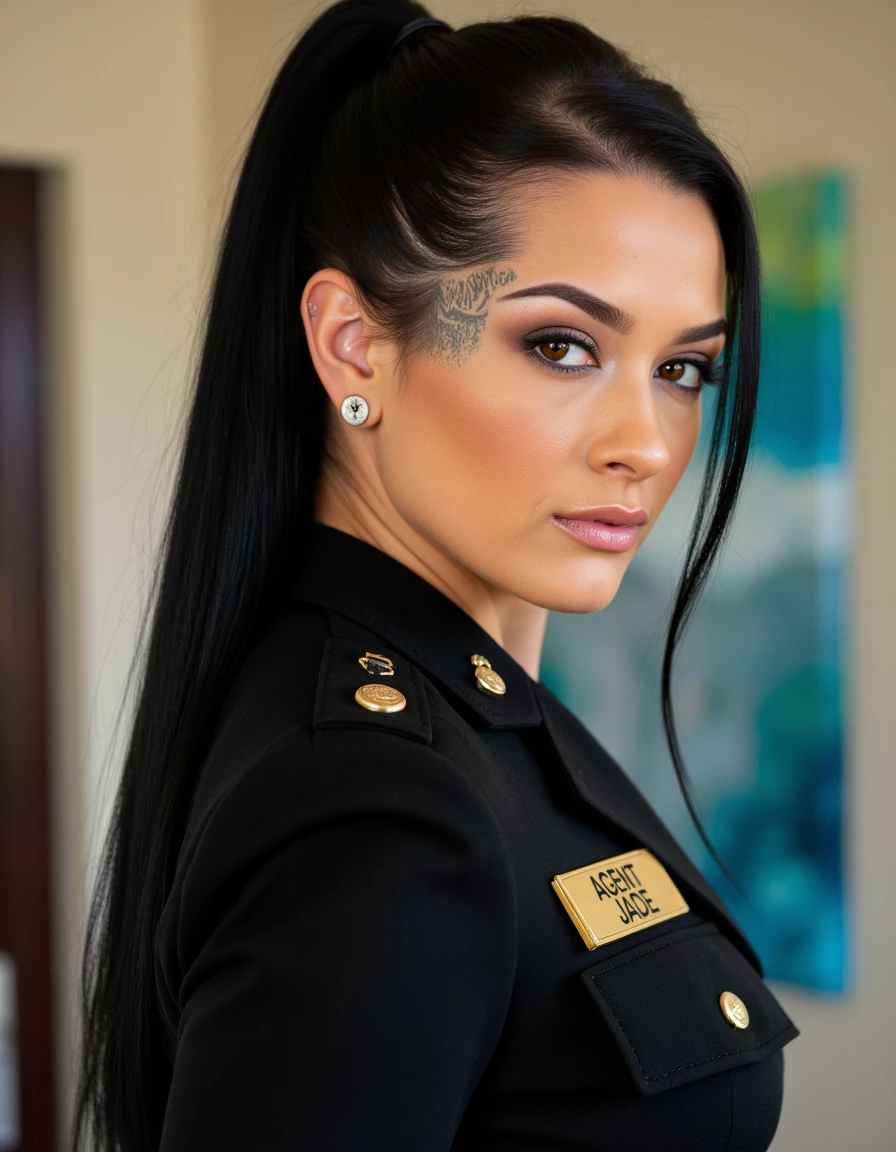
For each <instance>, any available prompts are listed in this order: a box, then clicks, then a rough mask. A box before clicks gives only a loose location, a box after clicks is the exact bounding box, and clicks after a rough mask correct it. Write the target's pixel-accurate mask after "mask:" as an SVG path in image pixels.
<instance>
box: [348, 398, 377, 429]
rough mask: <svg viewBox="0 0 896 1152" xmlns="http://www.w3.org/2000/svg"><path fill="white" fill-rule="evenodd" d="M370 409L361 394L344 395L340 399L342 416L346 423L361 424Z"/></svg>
mask: <svg viewBox="0 0 896 1152" xmlns="http://www.w3.org/2000/svg"><path fill="white" fill-rule="evenodd" d="M369 415H370V409H369V408H368V406H367V401H366V400H365V399H364V397H363V396H346V398H345V399H344V400H343V401H342V418H343V420H345V421H346V422H347V423H348V424H363V423H364V421H365V420H366V419H367V417H368V416H369Z"/></svg>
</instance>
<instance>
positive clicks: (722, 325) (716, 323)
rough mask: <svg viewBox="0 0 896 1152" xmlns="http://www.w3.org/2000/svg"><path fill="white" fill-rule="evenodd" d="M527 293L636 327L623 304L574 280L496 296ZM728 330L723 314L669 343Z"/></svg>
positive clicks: (625, 331)
mask: <svg viewBox="0 0 896 1152" xmlns="http://www.w3.org/2000/svg"><path fill="white" fill-rule="evenodd" d="M527 296H553V297H555V298H556V299H558V300H565V301H566V302H567V304H572V306H573V307H574V308H578V309H579V310H580V311H581V312H584V313H586V315H588V316H590V317H591V318H592V319H593V320H598V321H599V322H600V323H601V324H605V325H606V326H607V327H608V328H612V329H613V331H614V332H619V333H620V334H621V335H623V336H628V335H629V334H630V333H631V332H632V331H633V330H634V327H635V318H634V316H632V314H631V313H630V312H626V311H625V309H624V308H618V307H617V306H616V305H615V304H608V303H607V301H606V300H601V299H599V298H598V297H597V296H592V295H591V293H590V292H586V291H585V289H584V288H577V287H576V286H575V285H574V284H554V283H552V284H535V285H533V286H532V287H531V288H519V289H518V290H517V291H516V292H506V293H505V294H504V295H503V296H499V297H498V299H499V300H519V299H522V298H524V297H527ZM727 331H728V323H727V321H726V320H725V319H724V318H723V317H719V319H718V320H710V321H709V322H708V323H706V324H698V325H696V326H695V327H693V328H685V329H684V330H683V331H682V332H679V333H678V335H677V336H676V337H675V339H674V340H672V341H671V343H672V344H690V343H692V342H694V341H696V340H709V339H710V338H711V337H713V336H722V335H724V334H725V333H727Z"/></svg>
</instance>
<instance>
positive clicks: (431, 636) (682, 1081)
mask: <svg viewBox="0 0 896 1152" xmlns="http://www.w3.org/2000/svg"><path fill="white" fill-rule="evenodd" d="M758 329H759V275H758V257H757V247H756V238H755V233H754V227H753V223H752V221H751V217H750V211H749V207H748V201H747V198H746V195H745V193H744V190H743V188H742V185H741V184H740V182H739V180H738V178H737V176H736V174H735V173H734V171H733V170H732V168H731V166H730V165H729V163H728V161H727V160H726V159H725V158H724V156H723V155H722V154H721V153H720V151H719V150H718V148H717V147H716V146H715V144H714V143H713V142H712V141H711V140H709V139H708V138H707V136H706V135H705V134H704V133H703V132H702V130H701V129H700V127H699V125H698V124H697V122H696V119H695V117H694V114H693V113H692V112H691V111H689V110H688V108H687V107H686V105H685V103H684V102H683V99H682V97H681V96H680V95H679V94H678V93H677V92H676V91H675V90H674V89H673V88H671V87H670V86H668V85H666V84H663V83H660V82H658V81H656V80H653V79H651V78H650V77H649V76H648V75H647V74H646V73H645V72H644V71H643V70H642V69H641V68H640V67H639V66H637V65H636V64H635V63H633V62H632V61H631V60H630V59H629V58H628V57H626V56H625V55H623V54H621V53H620V52H619V51H618V50H617V49H615V48H614V47H612V46H611V45H609V44H608V43H606V42H605V41H603V40H601V39H599V38H598V37H596V36H594V35H593V34H592V33H590V32H589V31H587V30H586V29H585V28H584V27H582V26H580V25H578V24H575V23H571V22H568V21H565V20H561V19H549V18H540V17H539V18H536V17H524V18H519V19H515V20H511V21H507V22H496V23H483V24H476V25H472V26H470V27H467V28H463V29H460V30H451V29H450V28H448V26H447V25H445V24H443V23H442V22H440V21H435V20H432V19H431V18H428V16H427V13H426V12H425V10H424V9H423V8H421V7H420V6H419V5H417V4H413V3H407V2H398V0H396V2H394V3H388V4H385V3H383V4H380V3H365V2H362V0H346V2H344V3H340V4H336V5H335V6H333V7H331V8H329V9H328V10H327V11H325V12H324V13H323V14H322V15H321V16H320V17H319V18H318V19H317V20H316V21H315V22H314V23H313V24H312V25H311V27H310V28H309V29H308V30H307V31H306V32H305V34H304V35H303V36H302V37H301V38H300V39H299V41H298V42H297V44H296V45H295V47H294V48H293V50H292V52H291V53H290V55H289V57H288V58H287V60H286V62H285V64H284V65H283V68H282V70H281V72H280V74H279V75H278V77H277V79H276V81H275V82H274V85H273V88H272V90H271V93H270V95H269V97H268V99H267V102H266V104H265V106H264V108H263V110H262V113H261V117H260V120H259V123H258V126H257V129H256V132H255V135H254V137H253V140H252V143H251V145H250V148H249V151H248V155H247V157H246V161H245V165H244V168H243V170H242V174H241V178H240V181H239V185H238V188H237V191H236V195H235V199H234V203H233V207H232V210H231V213H230V217H229V221H228V224H227V228H226V233H225V236H224V240H223V244H222V247H221V252H220V259H219V264H218V268H217V274H216V279H215V284H214V289H213V293H212V297H211V302H210V307H209V312H208V319H207V325H206V331H205V342H204V347H203V354H202V359H201V363H200V366H199V371H198V379H197V386H196V393H195V399H194V402H193V408H192V415H191V419H190V424H189V429H188V433H187V438H186V444H185V448H184V454H183V458H182V464H181V469H180V475H179V480H178V485H177V489H176V493H175V498H174V503H173V509H172V513H171V518H170V522H169V528H168V534H167V538H166V548H165V555H164V561H163V564H162V567H161V569H160V579H159V583H158V588H157V596H156V601H155V609H154V619H153V623H152V628H151V632H150V633H149V641H148V645H147V649H146V660H145V668H144V674H143V680H142V689H141V695H140V698H139V702H138V708H137V711H136V716H135V720H134V727H133V732H132V737H131V742H130V746H129V751H128V755H127V760H126V764H125V769H124V776H123V780H122V783H121V788H120V792H119V795H118V800H117V806H116V810H115V818H114V822H113V826H112V831H111V833H110V838H109V841H108V844H107V847H106V854H105V858H104V865H103V871H102V881H101V883H100V885H99V887H98V889H97V893H96V897H95V905H94V914H93V917H92V922H91V936H90V940H89V943H88V951H87V961H86V965H85V996H86V1024H85V1043H84V1059H83V1071H82V1083H81V1094H80V1102H79V1113H78V1123H77V1124H76V1129H75V1144H76V1145H77V1144H78V1141H79V1138H80V1135H81V1133H82V1132H83V1131H84V1130H85V1129H86V1126H87V1124H88V1121H90V1122H91V1123H92V1125H93V1128H94V1130H95V1132H96V1134H97V1137H98V1145H99V1146H100V1147H102V1148H109V1149H111V1148H120V1149H122V1150H124V1152H131V1150H132V1149H157V1148H161V1149H163V1150H164V1152H180V1150H182V1149H183V1150H187V1149H189V1150H191V1152H195V1150H196V1149H205V1148H209V1149H216V1150H219V1152H220V1150H224V1149H244V1148H261V1149H266V1150H277V1149H284V1150H285V1149H294V1148H308V1149H315V1150H316V1152H320V1150H337V1149H338V1150H342V1149H384V1150H385V1149H388V1150H390V1152H397V1150H407V1152H424V1150H425V1152H436V1150H442V1149H449V1148H451V1149H468V1148H477V1149H489V1150H499V1149H500V1150H517V1149H523V1148H537V1149H543V1150H548V1149H559V1148H571V1149H581V1150H585V1149H602V1150H618V1149H637V1150H639V1152H644V1150H647V1149H653V1148H657V1149H659V1148H662V1149H664V1150H665V1152H670V1150H673V1149H688V1150H693V1149H700V1150H714V1149H719V1150H720V1152H721V1150H722V1149H728V1150H729V1152H733V1150H735V1149H737V1150H749V1152H753V1150H758V1149H764V1148H766V1147H767V1146H768V1144H769V1143H770V1141H771V1139H772V1136H773V1133H774V1131H775V1127H776V1124H777V1120H778V1114H779V1110H780V1099H781V1078H782V1053H781V1048H782V1046H783V1045H784V1044H786V1043H787V1042H788V1041H789V1040H790V1039H791V1038H793V1037H794V1036H795V1035H796V1029H795V1028H794V1027H793V1025H792V1024H791V1022H790V1021H789V1020H788V1019H787V1017H786V1016H785V1014H784V1013H783V1011H782V1010H781V1008H780V1006H779V1005H778V1004H777V1002H776V1001H775V999H774V997H773V996H772V994H771V993H770V992H769V990H768V989H767V988H766V986H765V985H764V983H763V982H762V979H761V975H760V971H759V963H758V961H757V959H756V956H755V955H754V953H753V952H752V950H751V948H750V946H749V944H748V943H747V941H746V940H745V939H744V938H743V936H742V935H741V933H740V931H739V930H738V928H737V926H736V924H734V923H733V922H732V920H731V918H730V916H729V914H728V913H727V912H726V910H725V908H724V907H723V905H722V903H721V902H720V900H719V898H718V896H717V895H716V894H715V893H714V892H713V890H712V889H711V888H710V887H709V886H708V884H707V883H706V881H705V880H704V879H703V877H702V876H701V875H700V874H699V873H698V872H697V871H696V870H695V869H694V867H693V866H692V865H691V864H690V862H689V861H688V859H687V857H686V856H685V855H684V854H683V852H682V851H681V850H680V848H679V847H678V846H677V844H676V843H675V842H674V840H673V839H672V837H671V836H670V834H669V832H668V831H667V830H666V829H665V827H664V826H663V825H662V823H661V822H660V821H659V819H658V818H657V816H656V815H655V814H654V812H653V811H652V809H651V808H650V807H649V805H648V803H647V801H646V800H645V799H644V798H643V797H642V796H641V795H640V793H638V792H637V790H636V789H635V788H634V787H633V786H632V785H631V784H630V783H629V781H628V779H627V778H626V776H625V775H624V774H623V773H622V771H621V770H620V769H619V768H618V767H617V766H616V765H615V764H614V763H613V762H612V761H611V760H610V758H609V757H608V756H607V754H606V753H605V752H604V751H603V750H602V749H601V747H600V746H599V745H598V744H597V743H596V742H595V741H594V739H593V738H592V737H591V736H590V734H589V733H588V732H587V731H586V730H585V729H584V728H583V727H582V725H581V724H580V723H579V722H578V721H577V720H576V718H575V717H574V716H573V715H572V714H571V713H570V712H568V711H567V710H566V709H565V708H564V707H563V705H562V704H561V703H560V702H559V701H558V700H557V699H556V698H555V697H554V696H553V695H552V694H551V693H550V692H549V691H548V690H547V689H546V688H545V687H544V685H542V684H541V683H540V682H539V679H538V666H539V655H540V650H541V644H542V637H543V633H544V627H545V620H546V614H547V610H548V609H554V610H557V611H564V612H577V613H584V612H593V611H597V610H599V609H601V608H603V607H604V606H605V605H606V604H607V603H608V602H609V601H610V600H611V599H612V597H613V595H614V594H615V592H616V590H617V588H618V586H619V583H620V580H621V579H622V576H623V573H624V571H625V569H626V567H627V566H628V564H629V562H630V561H631V558H632V555H633V554H634V552H635V551H636V549H637V548H638V547H640V545H641V544H642V543H643V541H644V539H645V538H646V536H647V535H648V533H649V532H650V530H651V528H652V526H653V524H654V522H655V521H656V518H657V517H658V516H659V514H660V512H661V510H662V508H663V505H664V504H665V502H666V501H667V499H668V498H669V496H670V494H671V492H672V490H673V489H674V487H675V485H676V483H677V482H678V480H679V478H680V476H681V474H682V472H683V471H684V469H685V467H686V465H687V463H688V461H689V459H690V457H691V454H692V452H693V450H694V447H695V443H696V440H697V436H698V432H699V427H700V392H701V388H702V387H703V386H704V385H711V386H717V387H719V388H720V389H721V395H720V397H719V403H718V405H717V412H718V415H717V419H716V423H715V426H714V432H713V442H712V443H713V448H712V451H711V452H710V455H709V470H708V474H707V476H706V480H705V485H704V489H703V498H702V501H701V503H700V507H699V509H698V513H697V522H696V528H695V532H694V537H693V540H692V541H691V544H690V547H689V549H688V551H687V556H686V562H685V567H684V573H683V576H682V580H681V586H680V592H679V595H678V599H677V601H676V604H675V607H674V611H673V613H672V620H671V626H670V633H669V642H668V648H667V653H666V661H665V675H664V685H663V692H664V696H663V706H664V710H665V715H666V719H667V725H668V731H669V735H670V743H671V747H672V751H673V756H674V758H675V763H676V767H677V768H678V770H679V771H680V772H681V771H682V768H681V761H680V756H679V753H678V748H677V744H676V742H675V736H674V726H673V724H672V718H671V710H670V705H669V687H670V684H669V675H670V670H671V664H672V653H673V651H674V646H675V642H676V640H677V638H678V636H679V634H680V632H681V629H682V625H683V623H684V621H685V619H686V617H687V614H688V611H689V609H690V607H691V606H692V605H693V603H694V598H695V596H696V594H697V592H698V591H699V589H700V587H701V585H702V583H703V581H704V580H705V578H706V575H707V572H708V570H709V567H710V565H711V563H712V561H713V559H714V557H715V555H716V552H717V550H718V547H719V544H720V541H721V539H722V536H723V534H724V531H725V528H726V525H727V524H728V522H729V519H730V516H731V513H732V509H733V506H734V502H735V498H736V494H737V490H738V486H739V484H740V480H741V476H742V473H743V469H744V462H745V457H746V453H747V448H748V442H749V436H750V429H751V424H752V418H753V411H754V407H755V396H756V381H757V375H758V362H757V361H758ZM735 345H736V355H735V356H732V355H731V352H732V349H733V348H734V347H735ZM646 706H647V705H646V704H645V707H646Z"/></svg>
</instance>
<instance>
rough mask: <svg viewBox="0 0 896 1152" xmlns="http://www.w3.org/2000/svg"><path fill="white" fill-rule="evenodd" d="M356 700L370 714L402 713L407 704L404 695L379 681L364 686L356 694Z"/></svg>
mask: <svg viewBox="0 0 896 1152" xmlns="http://www.w3.org/2000/svg"><path fill="white" fill-rule="evenodd" d="M355 699H356V700H357V702H358V703H359V704H360V705H361V707H362V708H366V709H367V710H368V712H400V711H401V710H402V708H404V707H405V705H406V704H407V700H406V699H405V697H404V693H402V692H399V691H398V689H397V688H390V687H389V685H388V684H381V683H379V682H378V681H374V682H373V683H372V684H362V685H361V687H360V688H359V689H358V691H357V692H356V693H355Z"/></svg>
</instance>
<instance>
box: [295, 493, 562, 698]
mask: <svg viewBox="0 0 896 1152" xmlns="http://www.w3.org/2000/svg"><path fill="white" fill-rule="evenodd" d="M314 519H315V520H316V521H319V522H320V523H322V524H327V525H329V526H330V527H331V528H338V529H339V530H340V531H342V532H347V533H349V535H351V536H356V537H357V538H358V539H359V540H363V541H365V543H367V544H372V545H373V546H374V547H375V548H379V550H380V551H381V552H385V553H386V554H387V555H389V556H392V557H393V559H395V560H398V561H399V563H401V564H404V566H405V567H406V568H410V570H411V571H412V572H415V573H416V574H417V575H418V576H420V577H422V578H423V579H424V580H426V581H427V582H428V583H429V584H432V585H433V587H435V588H438V590H439V591H440V592H441V593H443V595H445V596H447V597H448V599H449V600H452V601H453V602H454V603H455V604H457V605H458V607H460V608H462V609H463V611H464V612H466V613H467V615H468V616H470V617H471V618H472V619H473V620H475V621H476V623H477V624H478V625H479V626H480V628H482V629H483V631H485V632H487V633H488V634H489V636H491V637H492V639H493V640H495V642H496V643H498V644H500V645H501V647H502V648H504V650H505V651H506V652H507V653H508V654H509V655H510V656H512V657H513V659H514V660H515V661H516V662H517V663H518V664H519V665H520V666H521V667H522V668H524V669H525V670H526V672H527V673H528V674H529V675H530V676H531V677H532V679H533V680H538V678H539V668H540V665H541V650H542V647H543V645H544V634H545V628H546V626H547V617H548V612H547V609H546V608H541V607H539V606H538V605H537V604H531V603H529V601H527V600H521V599H520V597H518V596H514V595H513V594H512V593H510V592H507V591H506V590H505V589H503V588H497V587H495V586H494V585H492V584H488V583H487V582H486V581H484V580H482V579H481V578H480V577H479V576H477V575H476V573H474V572H472V571H470V569H469V568H466V567H465V566H464V565H463V564H461V563H460V562H459V561H458V560H456V559H455V558H454V557H452V556H449V555H448V554H447V553H445V552H443V551H442V550H441V549H439V548H437V547H436V546H435V545H434V544H432V543H431V542H429V541H428V540H426V539H424V538H423V537H422V536H420V534H419V533H417V532H415V531H414V530H413V529H412V528H411V527H410V526H409V525H407V524H405V523H404V522H401V523H398V524H396V523H393V522H391V518H390V521H389V522H387V520H386V519H385V518H384V517H381V516H377V515H376V514H375V513H374V512H373V510H372V509H371V508H369V507H368V508H357V507H355V506H354V502H351V503H349V502H346V501H342V500H336V499H334V498H333V497H332V496H331V495H329V494H328V490H327V489H326V488H323V489H322V491H321V492H320V493H319V495H318V499H317V502H316V505H315V510H314Z"/></svg>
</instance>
